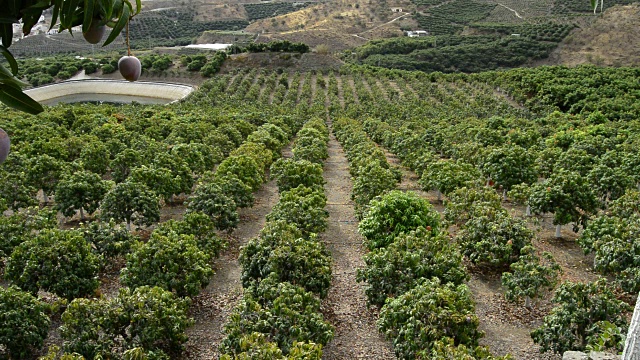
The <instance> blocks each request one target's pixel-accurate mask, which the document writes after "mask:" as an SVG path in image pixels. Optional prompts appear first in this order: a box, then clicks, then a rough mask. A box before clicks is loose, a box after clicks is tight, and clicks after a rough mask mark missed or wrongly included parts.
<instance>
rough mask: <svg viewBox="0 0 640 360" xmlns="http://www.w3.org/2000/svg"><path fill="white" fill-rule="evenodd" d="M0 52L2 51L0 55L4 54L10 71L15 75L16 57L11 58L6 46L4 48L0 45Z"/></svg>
mask: <svg viewBox="0 0 640 360" xmlns="http://www.w3.org/2000/svg"><path fill="white" fill-rule="evenodd" d="M0 53H2V55H4V57H5V59H7V62H9V66H11V72H12V73H13V75H14V76H15V75H17V74H18V62H17V61H16V59H14V58H13V55H11V53H10V52H9V50H7V48H5V47H4V46H0Z"/></svg>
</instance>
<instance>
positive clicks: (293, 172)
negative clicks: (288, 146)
mask: <svg viewBox="0 0 640 360" xmlns="http://www.w3.org/2000/svg"><path fill="white" fill-rule="evenodd" d="M270 175H271V178H273V179H276V183H277V184H278V191H279V192H284V191H288V190H291V189H293V188H296V187H298V186H300V185H303V186H306V187H312V186H316V185H318V186H322V185H324V178H323V177H322V166H321V165H319V164H314V163H312V162H309V161H307V160H302V161H296V160H293V159H278V160H277V161H276V162H274V163H273V164H272V165H271V171H270Z"/></svg>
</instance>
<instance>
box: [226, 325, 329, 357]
mask: <svg viewBox="0 0 640 360" xmlns="http://www.w3.org/2000/svg"><path fill="white" fill-rule="evenodd" d="M239 343H240V351H241V352H239V353H237V354H235V355H234V356H233V357H232V356H230V355H227V354H225V355H222V357H220V360H272V359H273V360H320V359H321V358H322V345H320V344H314V343H303V342H294V343H293V345H292V346H291V348H290V349H289V355H286V356H285V355H283V354H282V350H280V348H278V344H276V343H274V342H271V341H269V340H267V337H266V336H265V335H264V334H261V333H257V332H254V333H251V334H249V335H245V336H243V337H242V338H241V339H240V341H239Z"/></svg>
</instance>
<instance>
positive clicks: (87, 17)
mask: <svg viewBox="0 0 640 360" xmlns="http://www.w3.org/2000/svg"><path fill="white" fill-rule="evenodd" d="M93 2H94V0H84V20H83V21H82V32H87V31H89V28H90V27H91V21H92V20H93Z"/></svg>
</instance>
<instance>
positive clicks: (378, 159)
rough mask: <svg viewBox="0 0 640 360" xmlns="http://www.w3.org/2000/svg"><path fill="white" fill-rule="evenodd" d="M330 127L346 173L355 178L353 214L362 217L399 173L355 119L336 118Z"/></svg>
mask: <svg viewBox="0 0 640 360" xmlns="http://www.w3.org/2000/svg"><path fill="white" fill-rule="evenodd" d="M333 127H334V132H335V134H336V138H337V139H338V141H339V142H340V144H341V145H342V147H343V148H344V149H345V152H346V155H347V159H348V160H349V173H350V174H351V176H352V177H353V179H354V183H353V193H352V194H351V198H352V200H353V201H354V202H355V209H356V215H357V216H358V217H359V218H362V215H363V214H364V212H365V211H366V209H367V207H368V206H369V202H370V201H371V200H372V199H373V198H374V197H376V196H378V195H380V194H382V193H384V192H385V191H388V190H392V189H394V188H395V187H396V184H397V183H398V182H399V181H400V178H401V176H402V174H401V173H400V171H399V170H398V169H397V168H395V167H392V166H390V165H389V163H388V162H387V159H386V157H385V155H384V152H383V151H382V150H381V149H380V148H378V147H377V146H376V144H375V143H374V142H373V141H372V140H371V139H370V138H369V137H368V136H367V134H366V133H365V131H364V130H363V127H362V125H361V124H360V123H359V122H358V121H356V120H352V119H347V118H339V119H336V120H335V121H334V123H333Z"/></svg>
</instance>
